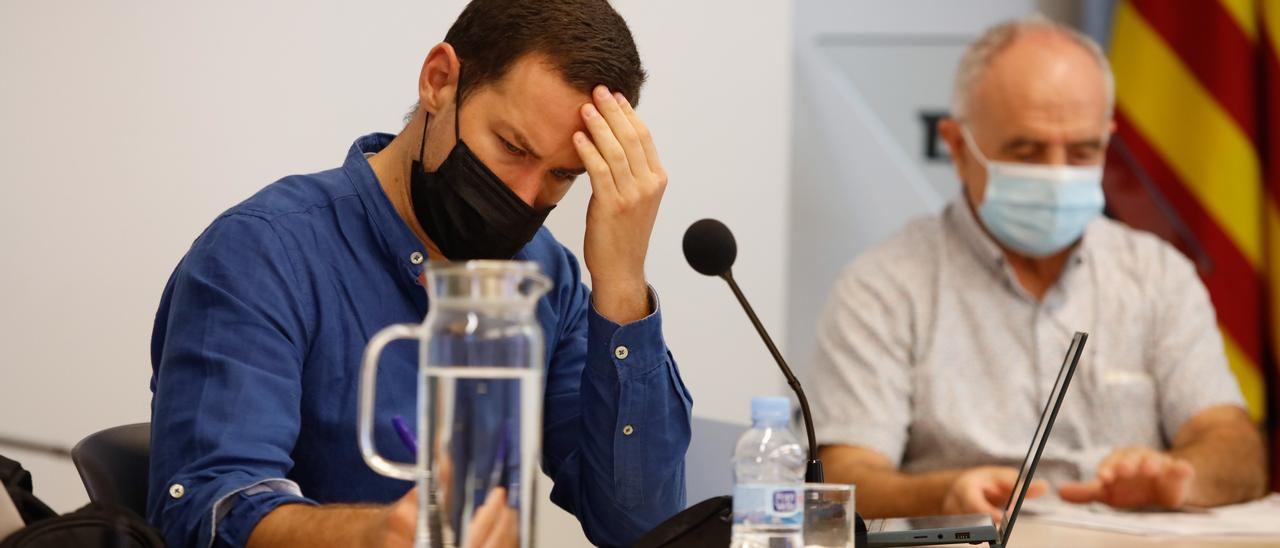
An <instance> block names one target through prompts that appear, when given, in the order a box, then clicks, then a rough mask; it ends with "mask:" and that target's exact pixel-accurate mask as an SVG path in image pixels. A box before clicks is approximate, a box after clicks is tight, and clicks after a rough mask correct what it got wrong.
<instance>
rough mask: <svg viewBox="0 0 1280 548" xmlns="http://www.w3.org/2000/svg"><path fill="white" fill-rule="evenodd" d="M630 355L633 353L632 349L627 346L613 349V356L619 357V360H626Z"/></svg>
mask: <svg viewBox="0 0 1280 548" xmlns="http://www.w3.org/2000/svg"><path fill="white" fill-rule="evenodd" d="M630 355H631V351H630V350H627V347H625V346H619V347H617V348H615V349H613V356H614V357H615V358H618V359H619V360H625V359H627V356H630Z"/></svg>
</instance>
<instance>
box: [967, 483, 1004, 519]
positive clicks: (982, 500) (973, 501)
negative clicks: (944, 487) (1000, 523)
mask: <svg viewBox="0 0 1280 548" xmlns="http://www.w3.org/2000/svg"><path fill="white" fill-rule="evenodd" d="M986 491H987V490H986V488H985V487H983V488H978V489H970V490H968V491H966V492H965V493H964V494H962V495H961V497H962V498H961V501H962V502H963V507H964V509H965V510H966V511H968V512H974V513H979V512H981V513H984V514H991V513H993V512H996V507H995V505H993V504H991V502H990V501H988V500H987V492H986Z"/></svg>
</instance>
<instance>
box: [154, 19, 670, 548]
mask: <svg viewBox="0 0 1280 548" xmlns="http://www.w3.org/2000/svg"><path fill="white" fill-rule="evenodd" d="M643 80H644V71H643V70H642V68H641V65H640V60H639V56H638V54H637V53H636V49H635V45H634V43H633V41H632V37H631V34H630V31H629V30H628V29H627V27H626V23H625V22H623V20H622V19H621V18H620V17H619V16H618V14H617V13H616V12H614V11H613V9H612V8H611V7H610V6H609V5H608V3H607V1H606V0H555V1H550V0H542V1H535V0H523V1H500V0H476V1H474V2H472V3H471V4H470V5H469V6H468V7H467V8H466V9H465V10H464V11H463V13H462V14H461V15H460V16H459V18H458V20H457V21H456V22H455V23H454V25H453V26H452V27H451V29H450V30H449V32H448V34H447V35H446V37H445V41H444V42H443V43H441V44H439V45H437V46H435V47H434V48H432V50H431V51H430V53H429V54H428V56H427V58H426V60H425V62H424V63H423V67H422V71H421V73H420V75H419V80H418V89H417V92H418V99H419V105H418V106H417V107H416V108H415V111H414V114H413V115H412V118H411V120H410V121H409V123H408V125H407V126H406V127H405V129H404V130H403V131H402V132H401V133H400V134H399V135H396V136H392V135H384V134H373V135H366V136H364V137H360V138H359V139H357V140H356V142H355V143H354V144H353V145H352V147H351V150H350V152H348V154H347V157H346V160H345V161H344V163H343V165H342V167H340V168H337V169H333V170H330V171H324V172H321V173H316V174H311V175H300V176H292V177H287V178H285V179H282V180H280V181H277V182H275V183H273V184H271V185H269V186H267V187H266V188H264V189H263V190H262V191H260V192H259V193H257V194H256V195H254V196H253V197H251V198H249V199H248V200H246V201H245V202H243V203H241V204H239V205H237V206H235V207H233V208H231V209H230V210H228V211H227V212H226V213H224V214H222V215H221V216H220V217H218V218H217V219H216V220H215V221H214V222H213V224H212V225H210V226H209V228H208V229H206V230H205V232H204V233H203V234H202V235H200V237H199V238H198V239H197V240H196V242H195V243H194V244H193V246H192V248H191V250H190V251H189V252H188V253H187V255H186V256H185V257H184V258H183V259H182V261H181V262H180V263H179V264H178V266H177V268H176V270H175V271H174V273H173V276H172V277H171V278H170V280H169V283H168V285H167V286H166V287H165V290H164V295H163V297H162V300H161V303H160V308H159V311H158V313H157V315H156V323H155V331H154V333H153V338H152V363H153V367H154V375H153V378H152V390H153V392H154V398H153V401H152V455H151V486H150V497H149V502H148V518H149V520H150V521H151V522H153V523H155V524H156V525H158V526H159V527H160V528H161V529H162V530H163V531H164V534H165V536H166V538H167V539H168V542H169V543H170V544H171V545H174V546H209V545H214V544H216V545H230V546H241V545H249V546H254V547H258V546H267V547H269V546H279V545H303V546H408V545H409V543H410V541H411V539H412V532H413V527H414V516H415V515H416V499H415V497H413V496H405V495H406V492H407V491H408V490H409V488H410V487H411V485H410V484H409V483H408V482H403V481H398V480H392V479H388V478H385V477H382V476H379V475H377V474H375V473H373V471H371V470H370V469H369V468H368V467H367V466H366V465H365V463H364V462H363V460H362V459H361V457H360V453H359V450H358V445H357V441H356V385H357V378H358V376H359V363H360V355H361V353H362V351H363V349H364V347H365V344H366V342H367V341H368V339H369V337H371V336H372V335H373V334H374V333H375V332H377V331H378V330H379V329H381V328H382V327H384V326H386V325H389V324H393V323H403V322H414V321H421V319H422V317H423V316H424V315H425V313H426V311H427V309H428V308H429V306H430V303H429V302H428V298H427V294H426V292H425V291H424V288H423V287H422V285H421V284H422V281H421V280H422V271H423V266H424V263H425V261H426V260H427V259H431V260H442V259H449V260H462V259H480V258H491V259H509V258H514V259H516V260H524V261H534V262H537V263H538V265H539V266H540V268H541V269H542V271H543V272H544V273H545V274H546V275H547V276H548V277H550V278H551V279H552V280H554V282H555V287H554V288H553V289H552V290H551V291H550V292H549V293H548V294H547V296H546V297H544V298H543V299H542V300H541V301H540V302H539V304H538V307H537V318H538V320H539V322H540V323H541V325H542V328H543V330H544V332H545V336H546V348H547V356H546V370H545V371H546V372H545V378H546V395H545V410H544V415H545V416H544V425H543V433H542V434H543V452H542V466H543V469H544V470H545V471H546V472H547V474H548V475H550V476H551V478H552V479H553V480H554V483H555V485H554V489H553V491H552V493H551V498H552V500H553V501H554V502H555V503H556V504H558V505H560V506H562V507H564V508H565V509H567V510H568V511H570V512H572V513H573V514H574V515H576V516H577V517H578V519H579V520H580V521H581V523H582V526H583V529H584V530H585V532H586V534H587V536H588V538H589V539H590V540H591V541H592V542H595V543H597V544H602V545H621V544H626V543H629V542H630V541H632V540H634V539H635V538H636V537H637V536H639V535H640V534H641V533H643V532H644V531H645V530H647V529H649V528H650V527H652V526H654V525H656V524H657V523H659V522H660V521H662V520H663V519H664V518H666V517H668V516H669V515H671V514H673V513H675V512H677V511H679V510H680V509H681V508H683V507H684V503H685V494H684V467H683V459H684V454H685V450H686V449H687V447H688V443H689V436H690V416H691V415H690V406H691V405H692V402H691V399H690V397H689V394H688V391H687V390H686V389H685V387H684V385H683V383H682V381H681V380H680V376H679V373H678V371H677V370H676V366H675V362H674V361H673V360H672V358H671V355H670V353H669V352H668V351H667V348H666V345H665V343H664V342H663V339H662V331H661V317H660V312H659V310H658V305H657V299H656V297H655V296H654V294H653V293H652V290H651V289H650V288H649V287H648V285H647V284H646V282H645V277H644V259H645V255H646V253H647V249H648V243H649V235H650V233H651V231H652V227H653V223H654V219H655V217H656V215H657V210H658V205H659V202H660V200H661V197H662V194H663V191H664V189H665V187H666V181H667V177H666V174H665V171H664V170H663V168H662V165H661V163H660V162H659V160H658V155H657V151H656V149H655V148H654V145H653V141H652V139H651V138H650V136H649V133H648V131H647V129H646V127H645V125H644V124H643V123H642V122H641V121H640V119H639V118H638V117H637V116H636V113H635V111H634V109H633V108H632V105H633V104H635V103H636V102H637V100H638V93H639V88H640V86H641V84H642V83H643ZM582 173H586V174H588V175H589V177H590V180H591V189H592V195H591V202H590V205H589V207H588V212H587V220H586V227H587V228H586V234H585V241H584V250H585V256H584V260H585V264H586V267H587V272H588V274H589V275H590V276H591V286H592V288H593V290H590V291H589V290H587V289H586V287H585V286H584V285H583V283H582V281H581V272H580V268H579V264H578V261H577V259H576V258H575V257H574V256H573V255H572V254H570V252H569V251H568V250H567V249H566V248H565V247H564V246H563V245H561V244H560V243H559V242H557V241H556V240H555V238H554V237H553V236H552V235H551V233H550V232H548V231H547V230H546V229H544V228H541V224H542V220H543V219H544V218H545V217H546V215H547V213H548V212H549V211H550V209H551V208H552V207H553V206H554V205H555V204H556V203H557V202H558V201H559V200H560V199H561V198H562V197H563V196H564V194H565V193H566V192H567V191H568V189H569V187H570V185H571V184H572V182H573V181H574V179H575V178H576V177H577V176H578V175H580V174H582ZM416 374H417V360H416V356H415V354H414V353H413V352H412V351H409V350H407V349H406V351H405V352H400V353H397V352H391V351H389V352H388V353H387V354H386V356H385V357H384V358H383V363H382V367H381V375H380V377H379V386H378V395H379V401H378V409H377V416H378V417H389V416H391V415H394V414H399V415H403V416H406V417H411V416H413V415H414V409H415V401H416V397H417V387H416ZM376 429H377V431H376V432H375V438H377V439H378V440H380V443H379V446H380V447H381V448H382V450H383V452H384V453H385V454H388V456H390V457H392V458H397V459H399V460H403V461H411V460H413V456H412V455H410V454H409V452H408V450H406V449H403V448H396V447H395V446H394V444H392V443H381V441H382V440H394V439H395V438H394V433H393V432H392V428H391V425H390V424H387V423H386V421H378V422H377V423H376ZM397 449H398V450H399V452H398V453H397V451H396V450H397ZM388 503H389V504H388Z"/></svg>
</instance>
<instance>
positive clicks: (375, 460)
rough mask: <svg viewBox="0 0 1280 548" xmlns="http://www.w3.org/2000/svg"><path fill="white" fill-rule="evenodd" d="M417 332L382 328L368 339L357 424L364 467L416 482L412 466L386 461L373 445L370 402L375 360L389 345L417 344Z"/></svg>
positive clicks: (407, 326)
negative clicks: (401, 343) (405, 340)
mask: <svg viewBox="0 0 1280 548" xmlns="http://www.w3.org/2000/svg"><path fill="white" fill-rule="evenodd" d="M420 329H421V326H419V325H416V324H411V323H398V324H393V325H389V326H387V327H385V328H383V329H382V331H379V332H378V333H377V334H376V335H374V336H373V338H372V339H369V346H366V347H365V349H364V359H363V363H362V364H361V366H360V412H359V414H358V415H357V418H358V420H357V422H356V431H357V433H358V437H359V439H360V456H361V457H364V462H365V464H368V465H369V468H372V469H373V471H374V472H377V473H379V474H382V475H384V476H387V477H389V478H395V479H402V480H415V479H417V475H416V467H415V466H412V465H408V464H403V463H398V462H393V461H390V460H387V459H386V458H385V457H383V456H382V455H381V454H379V453H378V450H377V448H375V447H374V445H373V414H374V413H373V402H374V396H375V391H376V389H377V385H378V358H380V357H381V356H382V349H383V348H386V346H387V345H388V344H390V343H391V342H392V341H396V340H400V339H414V340H418V339H419V336H418V332H419V330H420ZM419 443H421V441H420V442H419Z"/></svg>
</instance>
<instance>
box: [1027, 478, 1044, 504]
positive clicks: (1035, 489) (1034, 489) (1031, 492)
mask: <svg viewBox="0 0 1280 548" xmlns="http://www.w3.org/2000/svg"><path fill="white" fill-rule="evenodd" d="M1048 492H1049V482H1047V481H1045V480H1035V481H1033V482H1031V485H1030V486H1028V487H1027V498H1030V499H1033V498H1036V497H1041V496H1044V494H1045V493H1048Z"/></svg>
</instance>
